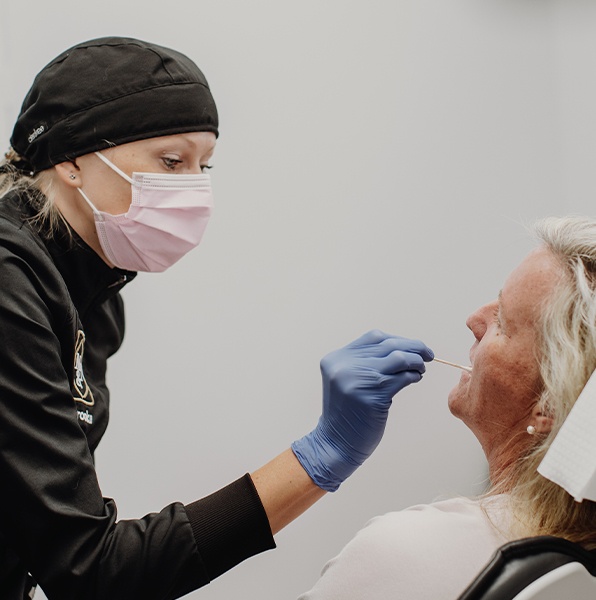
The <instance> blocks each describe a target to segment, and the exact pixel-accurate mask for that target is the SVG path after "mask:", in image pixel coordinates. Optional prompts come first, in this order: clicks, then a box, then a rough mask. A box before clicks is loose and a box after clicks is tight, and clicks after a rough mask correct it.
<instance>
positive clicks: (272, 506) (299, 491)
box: [251, 449, 326, 534]
mask: <svg viewBox="0 0 596 600" xmlns="http://www.w3.org/2000/svg"><path fill="white" fill-rule="evenodd" d="M251 477H252V480H253V483H254V485H255V488H256V489H257V492H258V494H259V497H260V498H261V502H262V503H263V506H264V508H265V512H266V513H267V517H268V519H269V524H270V526H271V531H272V533H273V534H276V533H277V532H278V531H280V530H281V529H283V528H284V527H285V526H286V525H287V524H288V523H291V522H292V521H293V520H294V519H295V518H296V517H299V516H300V515H301V514H302V513H303V512H304V511H305V510H307V509H308V508H310V507H311V506H312V505H313V504H314V503H315V502H316V501H317V500H319V499H320V498H322V497H323V496H324V495H325V494H326V492H325V491H324V490H322V489H321V488H320V487H318V486H317V485H315V484H314V483H313V481H312V479H311V478H310V477H309V476H308V474H307V473H306V471H305V470H304V469H303V467H302V465H301V464H300V463H299V462H298V459H297V458H296V456H295V455H294V453H293V452H292V450H290V449H288V450H286V451H285V452H282V453H281V454H280V455H279V456H277V457H276V458H274V459H273V460H272V461H271V462H269V463H267V464H266V465H265V466H263V467H261V468H260V469H258V470H257V471H255V472H254V473H251Z"/></svg>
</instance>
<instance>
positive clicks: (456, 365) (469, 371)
mask: <svg viewBox="0 0 596 600" xmlns="http://www.w3.org/2000/svg"><path fill="white" fill-rule="evenodd" d="M433 360H434V361H435V362H439V363H443V364H444V365H449V366H450V367H455V368H456V369H461V370H462V371H467V372H468V373H471V372H472V367H464V366H463V365H458V364H457V363H452V362H449V361H448V360H442V359H441V358H436V357H435V358H434V359H433Z"/></svg>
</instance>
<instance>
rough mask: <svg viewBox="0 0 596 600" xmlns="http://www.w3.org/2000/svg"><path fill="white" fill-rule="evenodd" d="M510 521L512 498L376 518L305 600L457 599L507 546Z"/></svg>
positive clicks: (459, 500) (446, 503) (448, 504)
mask: <svg viewBox="0 0 596 600" xmlns="http://www.w3.org/2000/svg"><path fill="white" fill-rule="evenodd" d="M481 506H482V507H483V508H484V509H485V510H486V511H487V512H488V515H489V516H488V517H487V514H486V513H485V510H483V508H482V507H481ZM507 522H508V513H507V509H506V496H495V497H493V498H490V499H488V500H483V501H482V502H479V501H475V500H470V499H467V498H454V499H452V500H444V501H441V502H435V503H433V504H425V505H417V506H412V507H410V508H408V509H406V510H402V511H399V512H392V513H388V514H386V515H384V516H381V517H376V518H374V519H372V520H371V521H369V523H368V524H367V525H366V526H365V527H364V529H362V530H361V531H359V532H358V534H357V535H356V536H355V537H354V539H352V541H350V542H349V543H348V544H347V545H346V546H345V548H344V549H343V550H342V551H341V552H340V554H339V555H338V556H336V557H335V558H334V559H332V560H330V561H329V562H328V563H327V564H326V565H325V568H324V569H323V572H322V575H321V578H320V579H319V581H318V582H317V583H316V585H315V586H314V588H313V589H312V590H311V591H310V592H307V593H306V594H303V595H302V596H300V598H299V600H388V599H391V600H393V599H396V600H443V599H444V600H456V599H457V598H458V596H459V595H460V594H461V593H462V592H463V591H464V590H465V589H466V587H467V586H468V585H469V583H470V582H471V581H472V580H473V579H474V577H475V576H476V575H477V574H478V573H479V572H480V571H481V569H482V568H483V567H484V566H485V565H486V563H487V562H488V561H489V560H490V558H491V557H492V555H493V553H494V552H495V550H497V548H499V547H500V546H502V545H503V544H505V543H506V542H507V541H508V539H507V538H506V537H505V533H504V532H506V529H507Z"/></svg>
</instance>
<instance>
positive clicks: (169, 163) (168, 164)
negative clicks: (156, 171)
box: [161, 156, 182, 171]
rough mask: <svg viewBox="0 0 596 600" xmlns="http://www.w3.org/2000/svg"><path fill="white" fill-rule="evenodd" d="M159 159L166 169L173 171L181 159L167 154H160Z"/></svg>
mask: <svg viewBox="0 0 596 600" xmlns="http://www.w3.org/2000/svg"><path fill="white" fill-rule="evenodd" d="M161 160H162V162H163V164H164V166H165V168H166V169H168V170H169V171H173V170H174V169H176V167H177V166H178V165H179V164H181V163H182V161H181V160H179V159H177V158H171V157H169V156H162V157H161Z"/></svg>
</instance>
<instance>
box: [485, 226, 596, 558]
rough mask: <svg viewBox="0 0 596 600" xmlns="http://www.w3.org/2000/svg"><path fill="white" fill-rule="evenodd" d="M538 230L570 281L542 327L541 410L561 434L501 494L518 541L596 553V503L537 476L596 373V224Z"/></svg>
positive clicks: (500, 485) (522, 464)
mask: <svg viewBox="0 0 596 600" xmlns="http://www.w3.org/2000/svg"><path fill="white" fill-rule="evenodd" d="M532 230H533V233H534V235H535V237H536V238H537V239H538V241H539V242H541V243H542V245H543V246H544V247H546V248H547V249H548V250H549V251H550V252H552V254H553V256H554V257H555V258H556V259H557V260H558V261H559V262H560V264H561V266H562V270H563V273H564V274H563V277H561V279H560V281H559V282H558V283H557V285H556V287H555V290H554V292H553V294H552V295H551V297H550V298H549V299H548V300H547V303H546V304H545V305H544V306H543V310H542V313H541V314H542V316H541V319H540V322H539V323H537V324H536V326H537V328H538V339H539V343H538V347H537V348H536V354H537V360H538V363H539V365H540V373H541V376H542V383H543V389H542V394H541V396H540V399H539V404H540V406H541V408H542V411H543V413H544V414H546V415H548V416H550V417H552V418H553V420H554V426H553V428H552V430H551V432H550V433H549V434H548V435H546V436H544V437H542V438H541V437H540V436H536V443H535V445H534V446H533V448H532V449H531V452H530V453H529V455H527V456H525V457H523V458H522V459H520V461H518V463H517V464H516V466H515V468H514V470H513V471H512V472H511V473H510V475H509V476H508V477H507V478H506V479H505V480H504V481H499V482H493V483H494V484H495V485H494V491H508V492H509V493H510V494H511V497H512V501H513V510H514V514H515V515H516V517H517V518H516V519H515V521H514V526H513V528H514V535H515V536H516V537H521V536H527V535H556V536H560V537H564V538H567V539H569V540H571V541H575V542H578V543H580V544H582V545H584V546H585V547H587V548H596V503H595V502H590V501H586V500H584V501H583V502H581V503H578V502H575V500H573V498H572V497H571V496H570V495H569V494H568V493H567V492H566V491H564V490H563V489H562V488H561V487H559V486H558V485H556V484H554V483H552V482H551V481H549V480H547V479H545V478H544V477H542V475H540V474H539V473H538V472H537V470H536V469H537V467H538V465H539V464H540V462H541V461H542V459H543V457H544V455H545V454H546V451H547V450H548V448H549V447H550V444H551V442H552V441H553V439H554V437H555V436H556V434H557V432H558V431H559V429H560V427H561V425H562V423H563V421H564V420H565V418H566V417H567V415H568V414H569V411H570V410H571V408H572V407H573V404H574V403H575V401H576V399H577V397H578V396H579V394H580V392H581V390H582V389H583V387H584V385H585V384H586V382H587V380H588V378H589V377H590V375H591V374H592V372H593V371H594V369H595V368H596V219H592V218H586V217H550V218H547V219H543V220H541V221H538V222H537V223H536V224H535V225H534V227H533V228H532ZM594 435H596V431H595V432H594ZM594 461H595V463H596V457H594Z"/></svg>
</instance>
